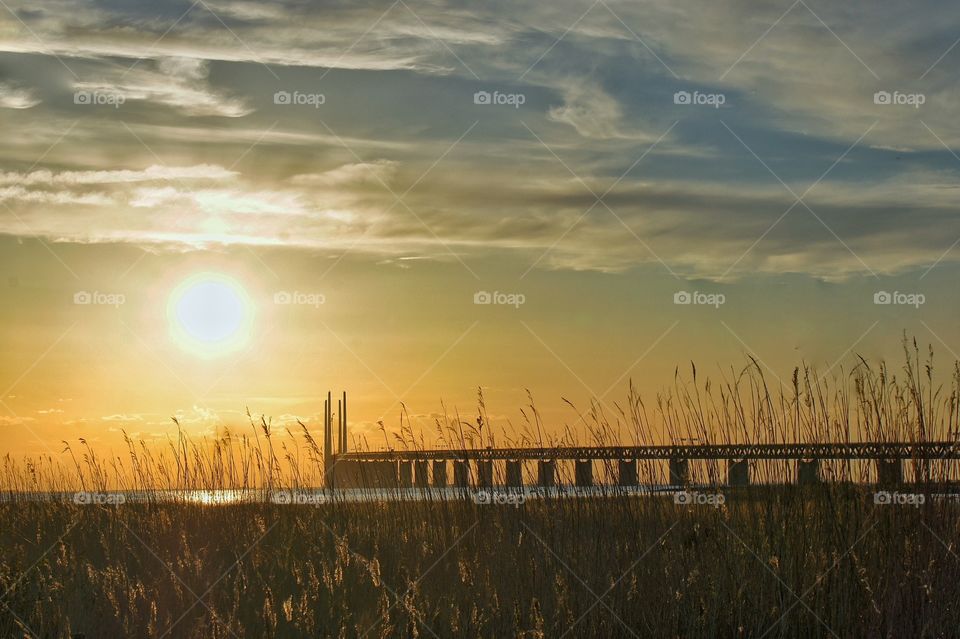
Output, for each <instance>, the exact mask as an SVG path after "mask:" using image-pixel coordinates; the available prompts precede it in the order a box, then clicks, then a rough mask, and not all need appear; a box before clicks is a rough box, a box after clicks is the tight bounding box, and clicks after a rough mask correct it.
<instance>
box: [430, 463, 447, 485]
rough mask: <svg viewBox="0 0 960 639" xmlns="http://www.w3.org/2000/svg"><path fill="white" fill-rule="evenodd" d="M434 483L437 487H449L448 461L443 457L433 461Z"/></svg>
mask: <svg viewBox="0 0 960 639" xmlns="http://www.w3.org/2000/svg"><path fill="white" fill-rule="evenodd" d="M433 485H434V487H436V488H446V487H447V462H445V461H444V460H442V459H436V460H434V462H433Z"/></svg>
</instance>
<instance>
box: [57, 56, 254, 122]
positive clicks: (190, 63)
mask: <svg viewBox="0 0 960 639" xmlns="http://www.w3.org/2000/svg"><path fill="white" fill-rule="evenodd" d="M148 65H149V66H152V68H147V67H148ZM99 75H100V79H99V80H84V81H77V82H75V83H74V90H75V92H76V94H84V95H85V96H98V95H104V96H106V98H105V99H106V100H108V101H110V100H113V101H117V100H122V102H121V104H126V103H127V102H129V101H144V102H151V103H154V104H160V105H164V106H168V107H171V108H173V109H176V110H177V111H179V112H181V113H183V114H185V115H189V116H218V117H226V118H239V117H243V116H245V115H247V114H249V113H251V112H252V111H253V109H252V108H251V107H249V106H248V105H247V104H246V101H245V100H244V99H243V98H238V97H233V96H230V95H228V94H227V93H226V92H225V91H222V90H216V89H213V88H212V87H211V86H210V85H209V82H208V76H209V63H208V62H207V61H206V60H200V59H197V58H160V59H159V60H156V61H155V62H154V63H152V65H151V63H142V64H140V65H137V66H135V67H126V68H124V67H121V68H116V67H107V68H104V69H101V70H100V73H99ZM93 101H94V100H93V99H92V98H87V102H93ZM81 106H84V103H83V102H81ZM118 108H119V106H118Z"/></svg>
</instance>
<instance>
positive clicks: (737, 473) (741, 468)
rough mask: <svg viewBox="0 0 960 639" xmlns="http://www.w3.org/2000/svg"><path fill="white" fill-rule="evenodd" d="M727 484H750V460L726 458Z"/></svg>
mask: <svg viewBox="0 0 960 639" xmlns="http://www.w3.org/2000/svg"><path fill="white" fill-rule="evenodd" d="M727 485H728V486H749V485H750V460H747V459H728V460H727Z"/></svg>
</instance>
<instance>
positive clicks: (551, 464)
mask: <svg viewBox="0 0 960 639" xmlns="http://www.w3.org/2000/svg"><path fill="white" fill-rule="evenodd" d="M556 471H557V462H556V461H555V460H553V459H541V460H540V461H538V462H537V485H538V486H540V487H541V488H552V487H553V486H554V485H556V474H557V473H556Z"/></svg>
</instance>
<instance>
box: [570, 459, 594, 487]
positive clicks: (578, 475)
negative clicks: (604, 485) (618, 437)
mask: <svg viewBox="0 0 960 639" xmlns="http://www.w3.org/2000/svg"><path fill="white" fill-rule="evenodd" d="M573 478H574V482H575V483H576V485H577V486H578V487H581V488H585V487H589V486H593V461H592V460H590V459H578V460H576V461H575V462H574V465H573Z"/></svg>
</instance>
